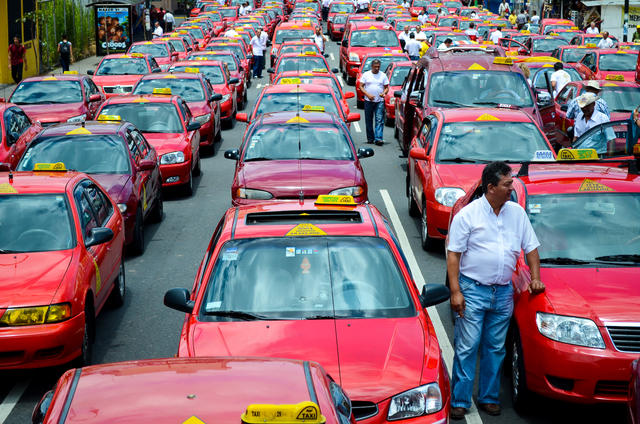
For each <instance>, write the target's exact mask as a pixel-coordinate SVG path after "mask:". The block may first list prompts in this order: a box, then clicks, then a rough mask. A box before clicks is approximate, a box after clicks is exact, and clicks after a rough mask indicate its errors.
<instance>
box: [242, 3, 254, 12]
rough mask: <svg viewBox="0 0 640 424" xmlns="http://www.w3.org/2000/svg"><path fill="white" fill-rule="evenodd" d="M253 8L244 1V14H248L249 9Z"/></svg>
mask: <svg viewBox="0 0 640 424" xmlns="http://www.w3.org/2000/svg"><path fill="white" fill-rule="evenodd" d="M252 10H253V8H252V7H251V5H250V4H249V2H248V1H245V2H244V14H245V15H248V14H249V13H251V11H252Z"/></svg>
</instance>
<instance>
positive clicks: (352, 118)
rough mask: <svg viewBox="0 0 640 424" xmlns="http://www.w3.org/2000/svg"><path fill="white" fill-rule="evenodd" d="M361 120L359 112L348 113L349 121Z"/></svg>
mask: <svg viewBox="0 0 640 424" xmlns="http://www.w3.org/2000/svg"><path fill="white" fill-rule="evenodd" d="M359 120H360V114H359V113H350V114H349V115H347V122H358V121H359Z"/></svg>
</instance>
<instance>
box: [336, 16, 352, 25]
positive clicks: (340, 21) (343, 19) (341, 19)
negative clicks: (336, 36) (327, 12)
mask: <svg viewBox="0 0 640 424" xmlns="http://www.w3.org/2000/svg"><path fill="white" fill-rule="evenodd" d="M348 17H349V15H336V16H334V17H333V23H334V24H344V23H346V22H347V18H348Z"/></svg>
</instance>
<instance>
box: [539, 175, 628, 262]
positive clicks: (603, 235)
mask: <svg viewBox="0 0 640 424" xmlns="http://www.w3.org/2000/svg"><path fill="white" fill-rule="evenodd" d="M605 184H606V183H605ZM639 210H640V194H638V193H610V192H609V193H607V192H598V193H572V194H548V195H539V196H531V197H529V201H528V212H529V219H530V220H531V225H532V226H533V229H534V230H535V232H536V235H537V236H538V240H540V243H541V244H540V247H539V248H538V250H539V253H540V259H542V260H544V259H546V258H570V259H575V260H585V261H592V260H594V259H596V258H602V257H606V256H612V255H630V259H625V258H619V259H620V260H623V259H624V260H625V261H629V262H635V263H638V262H640V259H639V258H638V253H639V252H640V237H638V234H640V221H639V220H638V219H637V217H638V211H639ZM594 240H597V242H594ZM634 256H635V259H633V257H634ZM609 259H613V258H609Z"/></svg>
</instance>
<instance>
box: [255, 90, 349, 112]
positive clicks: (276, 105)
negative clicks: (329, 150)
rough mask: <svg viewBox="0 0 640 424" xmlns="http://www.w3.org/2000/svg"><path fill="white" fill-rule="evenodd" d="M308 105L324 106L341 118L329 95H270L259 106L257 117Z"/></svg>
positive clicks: (326, 109)
mask: <svg viewBox="0 0 640 424" xmlns="http://www.w3.org/2000/svg"><path fill="white" fill-rule="evenodd" d="M306 105H309V106H323V107H324V111H325V112H327V113H333V114H335V115H338V116H340V114H339V112H338V107H337V106H336V103H335V101H334V100H333V97H332V96H331V94H329V93H309V92H306V93H270V94H266V95H265V96H264V97H263V98H262V99H261V100H260V103H259V104H258V107H257V109H256V114H255V116H258V115H262V114H263V113H270V112H290V111H292V110H293V111H295V110H298V109H300V110H302V108H303V107H305V106H306Z"/></svg>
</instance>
